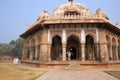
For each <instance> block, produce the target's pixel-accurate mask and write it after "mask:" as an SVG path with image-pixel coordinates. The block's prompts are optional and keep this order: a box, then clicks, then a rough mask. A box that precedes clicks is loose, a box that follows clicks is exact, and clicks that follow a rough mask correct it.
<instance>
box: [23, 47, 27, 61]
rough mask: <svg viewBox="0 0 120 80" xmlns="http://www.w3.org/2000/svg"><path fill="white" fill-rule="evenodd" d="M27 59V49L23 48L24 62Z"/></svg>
mask: <svg viewBox="0 0 120 80" xmlns="http://www.w3.org/2000/svg"><path fill="white" fill-rule="evenodd" d="M25 59H26V49H25V47H23V52H22V60H25Z"/></svg>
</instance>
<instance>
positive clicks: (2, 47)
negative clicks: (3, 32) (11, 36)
mask: <svg viewBox="0 0 120 80" xmlns="http://www.w3.org/2000/svg"><path fill="white" fill-rule="evenodd" d="M23 44H24V39H22V38H18V39H17V40H11V41H10V42H9V44H6V43H0V56H4V55H9V56H13V57H18V58H19V59H21V57H22V49H23Z"/></svg>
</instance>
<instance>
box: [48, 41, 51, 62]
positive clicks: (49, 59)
mask: <svg viewBox="0 0 120 80" xmlns="http://www.w3.org/2000/svg"><path fill="white" fill-rule="evenodd" d="M48 61H51V43H49V44H48Z"/></svg>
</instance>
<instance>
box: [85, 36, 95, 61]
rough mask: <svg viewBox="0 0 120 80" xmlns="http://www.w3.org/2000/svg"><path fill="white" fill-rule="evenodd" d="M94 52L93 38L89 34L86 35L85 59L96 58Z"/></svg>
mask: <svg viewBox="0 0 120 80" xmlns="http://www.w3.org/2000/svg"><path fill="white" fill-rule="evenodd" d="M96 56H97V55H96V54H95V44H94V38H93V37H92V36H91V35H89V34H88V35H87V36H86V42H85V59H86V60H96Z"/></svg>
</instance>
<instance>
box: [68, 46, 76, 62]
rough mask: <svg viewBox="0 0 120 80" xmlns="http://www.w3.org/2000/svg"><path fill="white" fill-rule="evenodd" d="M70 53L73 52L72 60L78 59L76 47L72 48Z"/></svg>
mask: <svg viewBox="0 0 120 80" xmlns="http://www.w3.org/2000/svg"><path fill="white" fill-rule="evenodd" d="M70 52H71V60H74V59H76V58H77V57H76V56H77V55H76V48H75V47H71V48H70Z"/></svg>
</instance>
